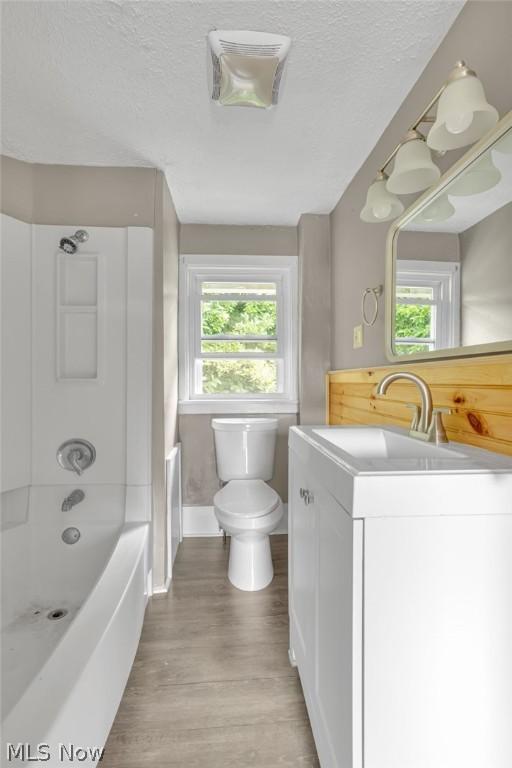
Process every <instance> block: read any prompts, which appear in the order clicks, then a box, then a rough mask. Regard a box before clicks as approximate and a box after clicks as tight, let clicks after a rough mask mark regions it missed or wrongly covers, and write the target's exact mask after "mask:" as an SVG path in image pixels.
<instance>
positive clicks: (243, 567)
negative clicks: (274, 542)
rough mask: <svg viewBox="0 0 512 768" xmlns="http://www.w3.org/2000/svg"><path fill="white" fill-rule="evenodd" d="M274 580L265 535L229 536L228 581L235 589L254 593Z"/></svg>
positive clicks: (268, 545)
mask: <svg viewBox="0 0 512 768" xmlns="http://www.w3.org/2000/svg"><path fill="white" fill-rule="evenodd" d="M273 578H274V566H273V565H272V555H271V552H270V539H269V537H268V535H267V534H263V535H262V534H256V533H243V534H235V535H232V536H231V544H230V550H229V567H228V579H229V580H230V582H231V583H232V584H233V586H234V587H236V588H237V589H241V590H243V591H244V592H256V591H257V590H259V589H264V588H265V587H267V586H268V585H269V584H270V582H271V581H272V579H273Z"/></svg>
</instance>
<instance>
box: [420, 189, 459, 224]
mask: <svg viewBox="0 0 512 768" xmlns="http://www.w3.org/2000/svg"><path fill="white" fill-rule="evenodd" d="M454 213H455V208H454V207H453V205H452V204H451V203H450V201H449V200H448V196H447V195H440V196H439V197H437V198H436V199H435V200H434V202H432V203H430V205H427V207H426V208H424V209H423V210H422V211H421V212H420V213H419V216H418V218H419V219H421V221H428V222H432V223H434V222H436V221H446V220H447V219H449V218H450V216H453V214H454Z"/></svg>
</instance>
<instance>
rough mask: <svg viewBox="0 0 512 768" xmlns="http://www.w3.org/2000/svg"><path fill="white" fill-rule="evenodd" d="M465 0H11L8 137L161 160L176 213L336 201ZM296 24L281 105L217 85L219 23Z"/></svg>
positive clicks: (275, 215) (105, 156) (289, 213)
mask: <svg viewBox="0 0 512 768" xmlns="http://www.w3.org/2000/svg"><path fill="white" fill-rule="evenodd" d="M462 5H463V2H462V0H453V1H452V0H400V1H399V0H388V1H387V2H384V1H383V0H353V1H352V0H351V1H349V0H347V1H344V0H201V1H199V0H169V1H168V2H156V1H154V2H153V1H147V0H146V1H143V0H139V2H122V1H121V0H114V1H112V2H110V1H109V0H104V2H80V1H79V0H75V1H74V2H54V1H51V2H42V1H39V2H2V3H1V7H2V15H3V24H2V60H3V61H2V149H3V152H4V153H6V154H8V155H11V156H13V157H17V158H19V159H22V160H28V161H31V162H40V163H71V164H87V165H146V166H147V165H149V166H157V167H159V168H161V169H163V170H165V172H166V174H167V178H168V180H169V185H170V187H171V191H172V194H173V197H174V202H175V204H176V208H177V211H178V215H179V217H180V219H181V220H182V221H184V222H203V223H216V224H218V223H225V224H292V225H293V224H296V222H297V219H298V217H299V216H300V214H301V213H303V212H317V213H326V212H329V211H330V210H332V208H333V207H334V205H335V204H336V203H337V201H338V199H339V197H340V195H341V194H342V192H343V190H344V189H345V187H346V186H347V185H348V183H349V182H350V180H351V179H352V177H353V176H354V174H355V173H356V171H357V170H358V168H359V166H360V165H361V164H362V162H363V161H364V159H365V158H366V156H367V155H368V153H369V152H370V150H371V149H372V147H373V146H374V145H375V143H376V141H377V139H378V138H379V136H380V134H381V133H382V131H383V129H384V128H385V126H386V125H387V124H388V122H389V120H390V119H391V117H392V116H393V114H394V113H395V111H396V110H397V108H398V107H399V105H400V104H401V102H402V101H403V99H404V97H405V96H406V94H407V93H408V91H409V90H410V89H411V87H412V86H413V85H414V83H415V82H416V80H417V78H418V76H419V75H420V73H421V71H422V70H423V68H424V66H425V65H426V63H427V62H428V60H429V59H430V57H431V55H432V53H433V52H434V50H435V49H436V48H437V46H438V45H439V43H440V41H441V40H442V38H443V37H444V35H445V34H446V32H447V31H448V28H449V27H450V25H451V24H452V22H453V21H454V19H455V17H456V16H457V14H458V12H459V11H460V9H461V7H462ZM215 27H218V28H243V29H257V30H263V31H268V32H277V33H284V34H287V35H290V36H291V38H292V50H291V53H290V57H289V60H288V70H287V72H286V76H285V78H284V81H283V86H282V89H281V98H280V103H279V105H278V107H277V108H276V109H274V110H271V111H264V110H257V109H248V108H226V107H224V108H222V107H218V106H217V105H216V104H213V103H212V102H211V101H210V99H209V94H208V88H207V77H206V61H207V59H206V43H205V36H206V34H207V32H208V31H209V30H210V29H213V28H215Z"/></svg>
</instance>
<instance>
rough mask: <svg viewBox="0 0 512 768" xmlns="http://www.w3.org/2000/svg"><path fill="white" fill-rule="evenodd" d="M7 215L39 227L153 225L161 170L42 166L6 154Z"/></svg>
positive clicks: (3, 169)
mask: <svg viewBox="0 0 512 768" xmlns="http://www.w3.org/2000/svg"><path fill="white" fill-rule="evenodd" d="M0 170H1V176H2V187H1V188H2V211H3V213H6V214H7V215H8V216H13V217H14V218H16V219H21V220H22V221H29V222H32V223H34V224H64V225H70V226H73V225H76V224H82V225H84V226H85V225H89V226H90V227H153V226H154V220H155V194H156V176H157V171H156V169H155V168H114V167H110V168H106V167H105V168H103V167H102V168H99V167H92V166H83V165H42V164H39V163H34V164H31V163H24V162H21V161H20V160H15V159H13V158H11V157H6V156H5V155H2V156H1V166H0Z"/></svg>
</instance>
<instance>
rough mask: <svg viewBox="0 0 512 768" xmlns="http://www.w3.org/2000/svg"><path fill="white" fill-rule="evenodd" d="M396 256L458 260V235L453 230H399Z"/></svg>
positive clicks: (401, 257)
mask: <svg viewBox="0 0 512 768" xmlns="http://www.w3.org/2000/svg"><path fill="white" fill-rule="evenodd" d="M397 258H398V259H411V261H451V262H457V261H460V253H459V236H458V235H457V234H456V233H454V232H400V234H399V235H398V239H397Z"/></svg>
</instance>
